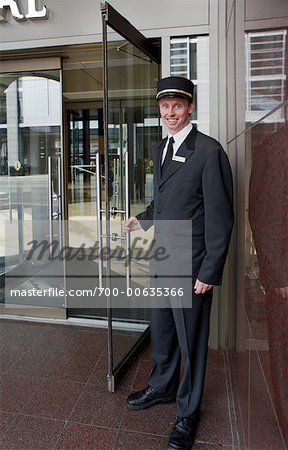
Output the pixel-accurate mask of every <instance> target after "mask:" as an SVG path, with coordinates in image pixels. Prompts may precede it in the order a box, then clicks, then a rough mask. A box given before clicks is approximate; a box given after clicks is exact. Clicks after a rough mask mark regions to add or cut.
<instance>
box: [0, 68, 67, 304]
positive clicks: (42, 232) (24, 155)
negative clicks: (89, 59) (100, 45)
mask: <svg viewBox="0 0 288 450" xmlns="http://www.w3.org/2000/svg"><path fill="white" fill-rule="evenodd" d="M59 79H60V76H59V71H58V70H57V71H56V70H55V71H41V72H38V73H37V72H36V73H33V75H32V74H29V73H25V74H24V73H23V74H22V73H15V74H3V75H1V93H0V95H1V96H0V102H1V103H0V104H1V107H0V111H1V115H0V117H1V125H0V154H1V161H0V191H1V226H3V233H2V232H1V242H0V251H1V253H0V258H1V259H0V262H1V273H6V275H7V273H8V272H9V273H10V275H12V273H13V270H14V271H15V270H16V268H17V267H18V269H17V270H18V272H17V273H18V275H19V267H21V270H20V271H21V273H22V275H23V274H26V276H27V279H26V281H25V277H24V275H23V277H22V279H21V278H19V277H18V275H17V276H16V277H15V279H14V282H15V283H16V284H17V283H18V284H19V285H20V284H22V285H23V283H26V284H27V283H29V282H28V278H29V277H30V278H31V277H34V276H36V277H37V276H38V275H39V274H40V273H41V271H43V260H42V261H41V263H40V264H39V265H38V266H37V264H38V263H37V262H36V263H35V261H34V262H33V267H32V266H31V262H30V263H28V262H27V261H26V260H25V258H26V255H27V251H28V248H29V242H30V241H32V240H37V241H39V240H43V239H47V236H49V233H50V234H51V232H53V231H54V233H58V237H59V234H60V232H59V226H58V225H59V223H58V225H57V224H53V228H51V227H50V226H49V219H50V216H49V204H51V208H52V209H51V211H50V213H51V214H56V215H57V217H58V213H59V209H58V208H59V197H58V196H59V193H60V185H59V183H60V181H59V168H58V163H59V160H58V158H59V156H60V154H61V134H60V130H61V87H60V82H59ZM49 157H51V158H53V159H54V163H53V164H52V165H51V172H50V174H49V173H48V159H49ZM49 175H50V181H49ZM49 183H51V195H50V194H49ZM52 195H53V196H54V197H55V198H52ZM49 202H50V203H49ZM5 225H6V226H5ZM54 228H55V229H54ZM53 229H54V230H53ZM28 266H29V267H28ZM40 266H41V267H40ZM58 273H59V274H60V275H61V273H62V269H61V268H58ZM17 277H18V278H17ZM6 280H7V276H6ZM40 280H42V281H40ZM61 281H62V280H61ZM31 282H32V280H30V283H31ZM42 282H43V279H41V276H40V275H39V279H38V283H40V284H41V283H42ZM18 300H19V303H21V299H18ZM43 306H44V305H43Z"/></svg>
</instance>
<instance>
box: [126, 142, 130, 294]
mask: <svg viewBox="0 0 288 450" xmlns="http://www.w3.org/2000/svg"><path fill="white" fill-rule="evenodd" d="M129 187H130V183H129V154H128V150H126V152H125V220H128V219H129V217H130V202H129ZM125 237H126V289H127V290H126V292H127V291H128V289H130V287H131V258H130V255H129V251H130V244H131V239H130V233H126V235H125Z"/></svg>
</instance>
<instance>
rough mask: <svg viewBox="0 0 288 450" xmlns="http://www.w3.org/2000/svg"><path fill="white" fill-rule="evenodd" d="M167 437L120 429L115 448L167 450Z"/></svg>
mask: <svg viewBox="0 0 288 450" xmlns="http://www.w3.org/2000/svg"><path fill="white" fill-rule="evenodd" d="M167 440H168V439H167V437H162V436H151V435H150V434H145V433H131V432H127V431H125V432H123V431H120V433H119V436H118V439H117V443H116V446H115V449H114V450H166V448H167Z"/></svg>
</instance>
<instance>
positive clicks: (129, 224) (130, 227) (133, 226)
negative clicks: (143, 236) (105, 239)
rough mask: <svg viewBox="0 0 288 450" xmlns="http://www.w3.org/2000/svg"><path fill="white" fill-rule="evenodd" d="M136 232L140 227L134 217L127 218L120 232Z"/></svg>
mask: <svg viewBox="0 0 288 450" xmlns="http://www.w3.org/2000/svg"><path fill="white" fill-rule="evenodd" d="M136 230H141V225H140V223H139V221H138V219H137V218H136V217H135V216H131V217H129V219H128V220H126V221H125V222H123V223H122V231H123V233H124V234H126V233H128V232H129V231H136Z"/></svg>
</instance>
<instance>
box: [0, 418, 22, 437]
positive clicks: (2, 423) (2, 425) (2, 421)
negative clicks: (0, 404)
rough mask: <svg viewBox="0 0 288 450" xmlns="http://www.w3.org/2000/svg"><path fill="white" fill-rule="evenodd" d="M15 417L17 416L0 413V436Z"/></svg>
mask: <svg viewBox="0 0 288 450" xmlns="http://www.w3.org/2000/svg"><path fill="white" fill-rule="evenodd" d="M17 415H18V414H13V413H4V412H0V436H2V435H3V434H4V433H5V432H6V430H7V429H8V428H9V427H10V426H11V424H12V423H13V422H14V420H15V419H16V417H17Z"/></svg>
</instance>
